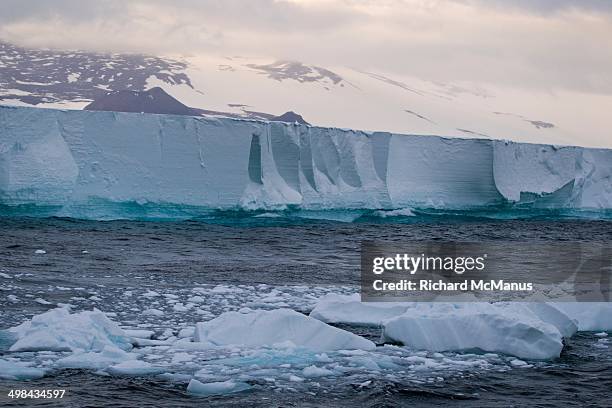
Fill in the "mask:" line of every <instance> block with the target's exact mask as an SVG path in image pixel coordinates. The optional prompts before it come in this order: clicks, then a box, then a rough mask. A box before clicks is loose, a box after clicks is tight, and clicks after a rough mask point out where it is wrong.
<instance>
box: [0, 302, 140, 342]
mask: <svg viewBox="0 0 612 408" xmlns="http://www.w3.org/2000/svg"><path fill="white" fill-rule="evenodd" d="M8 331H9V333H10V334H11V335H12V336H13V337H14V338H16V341H15V343H13V344H12V345H11V346H10V348H9V351H72V352H101V351H103V350H105V348H106V347H107V346H112V348H118V349H121V350H131V349H132V342H131V339H130V337H128V336H127V335H126V334H125V332H124V331H123V330H122V329H121V328H120V327H119V326H118V325H117V324H116V323H114V322H113V321H111V320H110V319H109V318H108V317H106V315H105V314H104V313H102V312H100V311H99V310H94V311H84V312H80V313H74V314H70V312H69V311H68V310H67V309H65V308H57V309H52V310H49V311H48V312H45V313H42V314H39V315H36V316H34V317H33V318H32V319H31V320H29V321H26V322H24V323H22V324H20V325H19V326H16V327H12V328H10V329H8Z"/></svg>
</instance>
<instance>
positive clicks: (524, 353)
mask: <svg viewBox="0 0 612 408" xmlns="http://www.w3.org/2000/svg"><path fill="white" fill-rule="evenodd" d="M444 309H445V308H444V307H436V308H433V307H432V308H428V307H420V308H415V309H412V310H410V311H409V312H407V313H405V314H403V315H401V316H398V317H395V318H392V319H389V320H387V321H385V323H384V325H383V338H384V339H385V340H387V341H395V342H400V343H402V344H404V345H406V346H408V347H413V348H416V349H423V350H429V351H470V350H479V351H484V352H493V353H504V354H508V355H512V356H516V357H519V358H525V359H536V360H548V359H553V358H557V357H559V356H560V354H561V350H562V349H563V341H562V335H561V333H560V332H559V330H558V329H557V327H555V326H554V325H553V324H550V323H546V322H544V321H542V320H539V319H537V318H534V317H532V316H529V315H528V314H523V315H521V314H519V313H516V314H513V313H500V311H499V310H496V309H497V308H496V307H494V306H493V305H489V307H486V304H476V305H470V306H469V307H456V306H453V305H447V309H448V310H444Z"/></svg>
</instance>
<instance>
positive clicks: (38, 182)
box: [0, 106, 612, 209]
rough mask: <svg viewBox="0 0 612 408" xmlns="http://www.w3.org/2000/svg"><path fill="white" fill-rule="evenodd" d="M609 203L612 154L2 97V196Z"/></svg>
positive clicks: (463, 204)
mask: <svg viewBox="0 0 612 408" xmlns="http://www.w3.org/2000/svg"><path fill="white" fill-rule="evenodd" d="M98 199H99V200H107V201H110V202H119V203H121V202H136V203H171V204H177V205H192V206H201V207H208V208H220V209H227V208H239V207H241V208H249V209H253V208H281V207H283V206H286V205H295V206H299V207H301V208H309V209H320V208H323V209H328V208H383V209H386V208H402V207H407V206H427V207H435V208H450V209H461V208H472V207H482V206H491V205H500V204H508V203H514V204H518V205H524V206H533V207H545V208H577V209H609V208H612V150H606V149H587V148H581V147H555V146H550V145H536V144H521V143H513V142H505V141H497V140H483V139H449V138H443V137H438V136H412V135H401V134H393V133H386V132H374V133H366V132H361V131H354V130H342V129H336V128H322V127H311V126H305V125H298V124H288V123H280V122H258V121H247V120H235V119H224V118H204V117H187V116H173V115H150V114H133V113H115V112H93V111H64V110H52V109H36V108H22V107H6V106H0V204H3V205H8V206H13V205H20V204H37V205H50V206H59V207H62V208H69V207H70V206H72V205H87V203H89V202H91V201H92V200H98Z"/></svg>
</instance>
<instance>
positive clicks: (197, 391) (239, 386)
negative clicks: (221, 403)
mask: <svg viewBox="0 0 612 408" xmlns="http://www.w3.org/2000/svg"><path fill="white" fill-rule="evenodd" d="M250 388H251V386H250V385H249V384H247V383H244V382H237V381H231V380H228V381H221V382H210V383H202V382H200V381H198V380H196V379H192V380H191V381H189V385H188V386H187V392H188V393H189V394H194V395H201V396H207V395H224V394H232V393H235V392H241V391H246V390H249V389H250Z"/></svg>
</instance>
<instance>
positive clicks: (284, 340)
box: [194, 309, 376, 351]
mask: <svg viewBox="0 0 612 408" xmlns="http://www.w3.org/2000/svg"><path fill="white" fill-rule="evenodd" d="M194 341H196V342H204V343H212V344H214V345H217V346H225V345H241V346H248V347H262V346H267V347H287V346H289V345H290V346H293V347H303V348H306V349H309V350H311V351H333V350H343V349H362V350H373V349H374V348H375V347H376V345H375V344H374V343H373V342H371V341H370V340H367V339H365V338H363V337H360V336H357V335H356V334H353V333H350V332H348V331H345V330H341V329H338V328H336V327H332V326H329V325H327V324H325V323H323V322H321V321H319V320H317V319H314V318H312V317H309V316H305V315H303V314H302V313H299V312H296V311H293V310H290V309H275V310H270V311H266V310H255V311H250V312H247V313H239V312H225V313H223V314H221V315H220V316H218V317H216V318H215V319H213V320H210V321H207V322H201V323H197V324H196V330H195V336H194Z"/></svg>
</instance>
